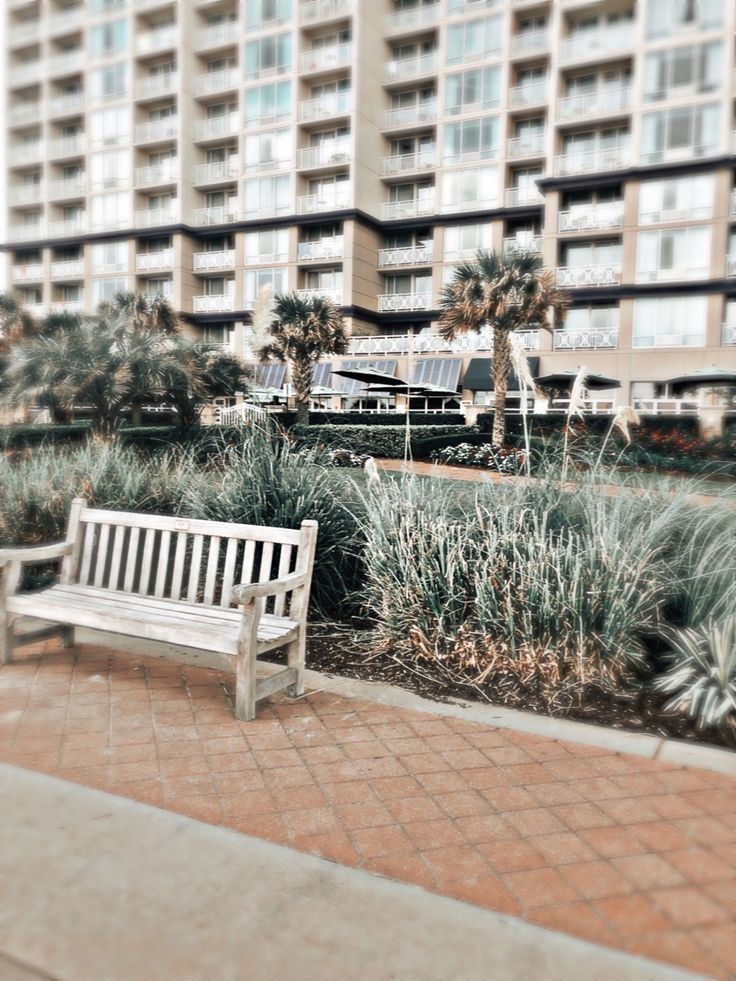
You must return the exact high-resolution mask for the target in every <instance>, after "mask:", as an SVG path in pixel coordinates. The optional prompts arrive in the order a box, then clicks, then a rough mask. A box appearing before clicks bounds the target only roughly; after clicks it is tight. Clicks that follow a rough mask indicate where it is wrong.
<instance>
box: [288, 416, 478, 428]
mask: <svg viewBox="0 0 736 981" xmlns="http://www.w3.org/2000/svg"><path fill="white" fill-rule="evenodd" d="M276 419H277V420H278V422H279V423H280V424H281V425H282V426H283V427H284V429H290V428H291V427H292V426H294V425H295V424H296V412H280V413H279V414H278V415H277V416H276ZM403 421H404V416H403V415H402V414H401V413H397V412H376V413H370V414H369V413H366V412H310V413H309V425H310V426H327V425H332V426H365V425H371V426H396V425H401V424H402V423H403ZM411 425H412V428H413V427H414V426H464V425H465V419H464V417H463V415H462V413H460V412H438V413H432V412H412V414H411Z"/></svg>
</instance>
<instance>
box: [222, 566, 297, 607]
mask: <svg viewBox="0 0 736 981" xmlns="http://www.w3.org/2000/svg"><path fill="white" fill-rule="evenodd" d="M308 578H309V577H308V575H307V573H306V572H292V573H290V574H289V575H288V576H283V577H282V578H281V579H270V580H269V581H268V582H254V583H251V584H250V585H243V586H236V587H235V588H234V589H233V603H236V604H237V605H238V606H245V605H246V604H248V603H250V602H251V601H252V600H255V599H262V598H264V597H266V596H278V595H279V594H280V593H289V592H291V590H292V589H298V588H299V586H304V585H306V583H307V580H308Z"/></svg>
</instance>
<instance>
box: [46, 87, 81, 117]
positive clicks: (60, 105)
mask: <svg viewBox="0 0 736 981" xmlns="http://www.w3.org/2000/svg"><path fill="white" fill-rule="evenodd" d="M81 112H84V95H83V93H81V92H72V93H71V94H70V95H57V96H55V97H54V98H53V99H51V101H50V102H49V115H50V116H55V117H60V116H78V115H79V113H81Z"/></svg>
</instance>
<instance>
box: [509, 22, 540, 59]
mask: <svg viewBox="0 0 736 981" xmlns="http://www.w3.org/2000/svg"><path fill="white" fill-rule="evenodd" d="M548 46H549V31H547V30H546V28H540V29H539V30H536V31H522V32H521V34H513V35H512V37H511V54H512V55H513V56H514V57H516V58H518V57H519V56H521V55H527V54H537V53H538V52H540V51H546V50H547V47H548Z"/></svg>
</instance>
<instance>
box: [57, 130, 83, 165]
mask: <svg viewBox="0 0 736 981" xmlns="http://www.w3.org/2000/svg"><path fill="white" fill-rule="evenodd" d="M84 149H85V141H84V136H83V135H79V136H63V137H62V138H61V139H59V140H49V142H48V155H49V159H51V160H60V159H62V158H63V157H78V156H80V154H82V153H84Z"/></svg>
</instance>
